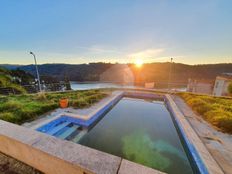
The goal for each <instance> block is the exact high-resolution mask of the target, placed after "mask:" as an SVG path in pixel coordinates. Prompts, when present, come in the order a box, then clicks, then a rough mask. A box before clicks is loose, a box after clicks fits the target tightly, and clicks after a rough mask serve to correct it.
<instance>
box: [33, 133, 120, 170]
mask: <svg viewBox="0 0 232 174" xmlns="http://www.w3.org/2000/svg"><path fill="white" fill-rule="evenodd" d="M33 147H35V148H37V149H40V150H42V151H43V152H46V153H49V154H51V155H52V156H55V157H57V158H60V159H63V160H65V161H68V162H70V163H72V164H73V165H78V166H80V167H81V168H84V169H87V170H89V171H91V172H93V173H99V174H103V173H112V174H113V173H117V170H118V168H119V165H120V162H121V158H120V157H116V156H113V155H110V154H107V153H104V152H101V151H98V150H95V149H91V148H88V147H85V146H82V145H80V144H76V143H72V142H69V141H63V140H60V139H57V138H55V137H50V136H43V137H41V139H40V141H38V142H37V143H35V144H33Z"/></svg>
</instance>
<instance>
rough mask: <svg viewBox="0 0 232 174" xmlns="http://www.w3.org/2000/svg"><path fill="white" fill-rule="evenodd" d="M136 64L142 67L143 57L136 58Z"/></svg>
mask: <svg viewBox="0 0 232 174" xmlns="http://www.w3.org/2000/svg"><path fill="white" fill-rule="evenodd" d="M135 65H136V67H138V68H140V67H141V66H142V65H143V60H142V59H136V61H135Z"/></svg>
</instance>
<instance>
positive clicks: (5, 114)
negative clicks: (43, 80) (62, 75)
mask: <svg viewBox="0 0 232 174" xmlns="http://www.w3.org/2000/svg"><path fill="white" fill-rule="evenodd" d="M106 95H107V94H106V93H105V92H104V91H101V90H87V91H72V92H57V93H39V94H33V95H32V94H23V95H10V96H2V97H0V119H1V120H5V121H8V122H12V123H16V124H22V123H24V122H26V121H29V120H33V119H35V118H37V117H39V116H40V115H42V114H44V113H46V112H48V111H51V110H54V109H56V108H58V107H59V100H60V99H61V98H68V99H69V106H71V107H74V108H84V107H88V106H90V105H92V104H93V103H95V102H97V101H99V100H100V99H102V98H104V97H106Z"/></svg>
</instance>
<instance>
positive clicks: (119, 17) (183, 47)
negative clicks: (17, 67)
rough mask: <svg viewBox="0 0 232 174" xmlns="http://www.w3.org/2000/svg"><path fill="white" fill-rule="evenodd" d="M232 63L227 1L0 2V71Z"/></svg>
mask: <svg viewBox="0 0 232 174" xmlns="http://www.w3.org/2000/svg"><path fill="white" fill-rule="evenodd" d="M29 51H33V52H34V53H35V54H36V55H37V58H38V62H39V63H40V64H41V63H73V64H79V63H88V62H100V61H101V62H121V63H126V62H134V61H135V60H136V59H138V58H139V59H143V61H144V62H164V61H165V62H166V61H169V60H170V57H173V58H174V61H175V62H181V63H187V64H203V63H232V1H229V0H192V1H190V0H189V1H179V0H114V1H113V0H65V1H64V0H56V1H52V0H50V1H49V0H20V1H19V0H5V1H4V0H3V1H1V2H0V64H2V63H10V64H31V63H33V59H32V56H31V55H30V54H29Z"/></svg>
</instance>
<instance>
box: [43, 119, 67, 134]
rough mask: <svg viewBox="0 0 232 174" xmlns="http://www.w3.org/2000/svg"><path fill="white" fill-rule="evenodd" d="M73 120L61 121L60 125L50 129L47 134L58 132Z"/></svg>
mask: <svg viewBox="0 0 232 174" xmlns="http://www.w3.org/2000/svg"><path fill="white" fill-rule="evenodd" d="M70 123H71V122H68V121H66V122H64V123H61V124H60V125H58V126H56V127H54V128H53V129H51V130H49V131H48V132H47V134H49V135H54V134H55V133H56V132H58V131H59V130H61V129H63V128H64V127H66V126H68V125H69V124H70Z"/></svg>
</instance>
